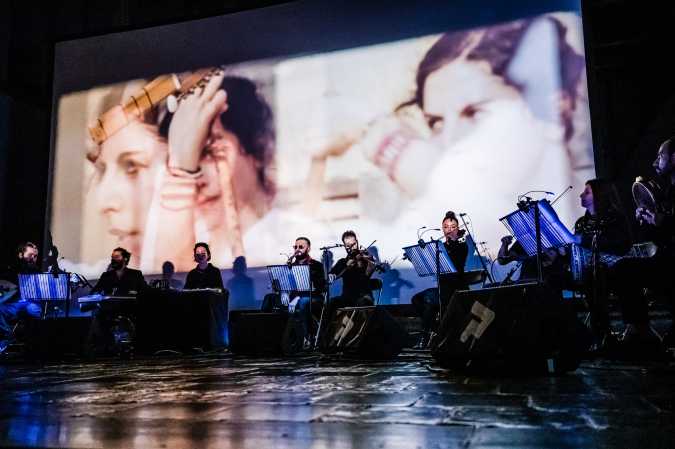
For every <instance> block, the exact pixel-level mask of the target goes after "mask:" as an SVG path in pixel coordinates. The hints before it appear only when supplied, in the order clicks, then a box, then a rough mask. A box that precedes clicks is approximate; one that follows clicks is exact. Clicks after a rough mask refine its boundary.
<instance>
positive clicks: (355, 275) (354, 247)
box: [329, 231, 377, 316]
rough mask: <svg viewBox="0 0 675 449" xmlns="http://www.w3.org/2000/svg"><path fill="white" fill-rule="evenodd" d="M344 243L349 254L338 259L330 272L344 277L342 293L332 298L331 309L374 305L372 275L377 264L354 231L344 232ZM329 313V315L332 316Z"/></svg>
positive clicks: (340, 277) (337, 276) (337, 277)
mask: <svg viewBox="0 0 675 449" xmlns="http://www.w3.org/2000/svg"><path fill="white" fill-rule="evenodd" d="M342 244H343V245H344V247H345V250H346V251H347V256H346V257H343V258H342V259H340V260H338V261H337V262H336V263H335V265H334V266H333V268H332V269H331V270H330V274H332V275H335V277H336V279H342V294H341V295H340V296H338V297H336V298H333V299H332V300H331V305H332V307H331V311H332V312H333V311H334V310H335V309H337V308H340V307H362V306H370V305H373V292H372V284H371V283H370V277H371V276H372V275H373V272H374V271H375V269H376V267H377V265H376V263H375V259H374V258H373V256H372V255H371V254H370V253H369V252H368V250H366V249H363V248H360V247H359V241H358V239H357V237H356V233H355V232H354V231H345V232H344V233H343V234H342ZM331 315H332V313H331V314H329V316H331Z"/></svg>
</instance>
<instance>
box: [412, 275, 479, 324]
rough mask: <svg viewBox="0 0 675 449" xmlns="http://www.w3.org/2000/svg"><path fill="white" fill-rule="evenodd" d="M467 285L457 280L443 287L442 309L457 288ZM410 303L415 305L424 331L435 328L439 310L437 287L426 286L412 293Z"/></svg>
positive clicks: (448, 302)
mask: <svg viewBox="0 0 675 449" xmlns="http://www.w3.org/2000/svg"><path fill="white" fill-rule="evenodd" d="M466 288H468V286H467V285H466V284H464V283H463V282H457V283H455V285H452V286H451V287H449V288H448V287H445V288H443V289H442V291H441V294H442V296H441V302H442V305H443V310H446V309H447V307H448V304H450V298H452V295H453V294H454V293H455V291H457V290H461V289H466ZM410 302H411V304H412V305H413V307H415V311H416V313H417V316H419V317H420V318H422V330H423V332H425V333H429V332H430V331H432V330H436V326H437V323H436V316H437V315H438V312H439V304H438V289H437V288H436V287H434V288H428V289H426V290H422V291H421V292H419V293H416V294H415V295H413V297H412V298H411V299H410Z"/></svg>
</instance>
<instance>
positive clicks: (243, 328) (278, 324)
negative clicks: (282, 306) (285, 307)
mask: <svg viewBox="0 0 675 449" xmlns="http://www.w3.org/2000/svg"><path fill="white" fill-rule="evenodd" d="M287 322H288V314H285V313H276V312H260V311H258V310H233V311H231V312H230V321H229V334H230V351H231V352H233V353H234V354H247V355H281V354H282V339H283V336H284V330H285V329H286V323H287Z"/></svg>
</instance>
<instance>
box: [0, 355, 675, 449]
mask: <svg viewBox="0 0 675 449" xmlns="http://www.w3.org/2000/svg"><path fill="white" fill-rule="evenodd" d="M429 365H432V366H433V359H431V358H430V357H429V355H428V353H421V352H404V353H403V354H401V355H400V356H399V357H398V358H397V359H396V360H394V361H390V362H362V361H347V360H339V359H336V358H325V357H320V356H314V355H311V356H305V357H298V358H294V359H291V360H284V359H264V358H246V357H239V356H233V355H231V354H227V353H221V354H210V355H206V354H202V355H194V356H176V355H173V356H167V357H155V358H152V359H138V360H131V361H124V360H111V361H102V362H87V363H77V362H71V363H63V364H45V365H25V364H6V365H0V446H2V447H5V446H8V447H50V448H54V447H68V448H92V447H123V448H132V447H138V448H210V447H219V448H255V449H262V448H268V447H269V448H296V449H299V448H406V449H410V448H465V449H467V448H470V449H473V448H511V447H513V448H589V447H600V448H640V449H648V448H657V447H658V448H672V447H674V445H675V443H674V442H675V439H674V438H675V437H673V435H675V420H674V416H675V415H674V413H673V397H674V396H675V388H674V387H675V365H674V364H673V363H660V364H650V365H642V366H637V365H633V366H631V365H626V364H618V363H609V362H593V363H584V364H583V365H582V367H581V368H580V369H578V370H577V371H576V372H574V373H572V374H568V375H564V376H560V377H532V378H499V377H493V378H484V377H483V378H479V377H466V376H462V375H449V374H447V373H444V372H438V371H437V370H434V369H429V368H430V367H429Z"/></svg>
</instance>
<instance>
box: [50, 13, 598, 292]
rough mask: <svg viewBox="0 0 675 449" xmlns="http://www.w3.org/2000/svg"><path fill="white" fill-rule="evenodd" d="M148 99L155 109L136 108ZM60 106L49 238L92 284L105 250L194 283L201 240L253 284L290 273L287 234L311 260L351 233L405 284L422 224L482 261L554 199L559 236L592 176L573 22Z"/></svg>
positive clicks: (476, 32)
mask: <svg viewBox="0 0 675 449" xmlns="http://www.w3.org/2000/svg"><path fill="white" fill-rule="evenodd" d="M179 86H183V87H182V88H179ZM189 86H191V87H189ZM145 93H148V94H149V97H150V98H152V102H153V104H152V105H151V106H150V105H144V104H140V103H142V101H140V100H139V98H141V97H143V98H145V97H144V94H145ZM57 105H58V116H57V119H56V126H55V165H54V176H53V192H52V220H51V228H52V233H53V235H54V240H55V241H56V242H57V243H58V244H59V246H60V248H61V254H62V255H63V256H64V257H65V259H66V260H65V261H64V263H63V266H64V267H65V268H66V269H69V270H73V271H77V272H80V273H83V274H85V275H87V276H90V277H96V276H98V275H99V274H100V273H101V272H102V271H104V270H105V269H106V267H107V265H108V262H109V256H110V252H111V250H112V249H113V248H114V247H116V246H123V247H125V248H127V249H128V250H129V251H130V252H131V253H132V254H133V256H132V259H131V264H130V265H131V266H133V267H139V268H141V269H142V270H143V271H144V273H146V274H150V273H159V272H161V269H162V265H163V263H164V262H165V261H171V262H173V264H174V265H175V267H176V270H177V271H179V272H181V271H187V270H190V269H192V268H193V267H194V261H193V255H192V247H193V245H194V243H195V242H197V241H205V242H208V243H209V244H210V245H211V250H212V263H213V264H214V265H216V266H218V267H220V268H230V267H232V265H233V262H234V260H235V258H237V257H238V256H244V257H245V260H246V263H247V264H248V266H249V267H261V266H265V265H267V264H273V263H283V262H284V261H285V260H286V255H284V253H288V252H289V251H291V249H290V246H291V245H292V244H293V241H294V240H295V238H296V237H298V236H306V237H308V238H309V239H311V241H312V248H313V250H312V255H313V257H314V258H317V259H318V258H320V256H321V254H320V252H319V251H318V248H319V247H321V246H324V245H331V244H334V243H339V242H340V236H341V234H342V233H343V231H345V230H347V229H352V230H354V231H356V233H357V234H358V236H359V240H360V243H361V244H362V245H364V246H367V245H368V244H369V243H370V242H372V241H376V242H375V244H374V245H373V248H377V256H378V257H379V259H380V260H381V261H382V262H387V263H389V265H390V266H392V267H393V268H398V269H399V270H400V275H401V276H402V279H403V280H405V279H406V278H407V279H408V280H409V281H414V280H415V279H414V278H415V277H416V276H415V274H414V271H412V270H411V268H412V267H411V266H410V263H409V262H408V261H405V260H402V259H401V257H400V256H401V254H402V251H401V247H403V246H407V245H410V244H414V243H415V242H416V241H417V239H418V237H419V232H418V230H419V229H420V228H421V227H423V226H426V227H427V228H440V227H441V226H440V225H441V220H442V218H443V216H444V215H445V213H446V211H448V210H453V211H455V212H456V213H458V214H459V213H464V214H466V215H465V216H463V217H464V218H465V220H466V221H467V224H468V227H469V230H470V231H472V233H473V235H474V237H475V240H476V241H479V242H485V244H484V245H483V246H484V248H485V250H486V252H485V253H484V255H485V256H488V254H490V255H492V256H495V255H496V251H497V249H498V248H499V245H500V239H501V237H502V236H504V235H505V234H506V233H507V230H506V229H505V228H504V226H503V225H502V224H501V223H500V222H499V219H500V218H501V217H503V216H504V215H506V214H508V213H509V212H511V211H513V210H514V209H515V208H516V202H517V199H518V195H519V194H522V193H525V192H528V191H541V192H540V193H532V194H530V196H532V197H536V198H543V197H547V198H548V199H550V200H552V199H553V198H555V195H557V194H559V193H561V192H563V190H565V189H566V188H567V187H568V186H573V187H574V190H572V193H568V194H566V195H564V196H563V197H562V198H561V199H560V200H559V201H557V202H556V203H555V210H556V212H557V213H558V215H559V216H560V218H561V219H562V221H563V222H564V223H566V224H567V225H568V226H569V225H571V224H572V223H574V220H575V219H576V218H578V217H579V216H580V215H582V212H583V209H581V207H580V206H579V198H578V192H579V191H580V190H581V189H582V188H583V184H584V182H585V181H586V180H587V179H591V178H593V177H594V174H595V172H594V166H593V153H592V146H591V135H590V119H589V113H588V97H587V88H586V77H585V62H584V54H583V42H582V33H581V21H580V18H579V16H578V15H576V14H573V13H555V14H546V15H540V16H536V17H530V18H526V19H521V20H515V21H509V22H504V23H497V24H494V25H492V26H488V27H482V28H472V29H466V30H460V31H452V32H447V33H442V34H434V35H425V36H419V37H416V38H411V39H405V40H397V41H393V42H388V43H382V44H378V45H370V46H365V47H358V48H352V49H348V50H340V51H333V52H327V53H312V54H306V55H302V56H292V57H277V58H274V59H264V60H254V61H249V62H243V63H237V64H229V65H228V64H225V63H224V61H218V60H214V61H213V62H212V64H211V67H194V70H193V71H192V72H185V71H181V72H180V73H166V74H165V75H163V76H161V77H159V78H156V77H153V78H148V79H133V80H128V81H126V82H121V83H116V84H113V85H100V86H96V87H94V88H91V89H88V90H84V91H77V92H71V93H68V94H66V95H63V96H61V97H60V98H58V99H57ZM120 105H122V106H120ZM124 105H126V106H127V111H126V112H127V113H125V111H124V108H123V106H124ZM145 106H148V107H145ZM132 109H133V110H135V111H141V112H142V114H140V115H139V116H138V117H134V115H133V114H131V113H129V111H130V110H132ZM545 192H552V193H553V195H550V194H547V193H545ZM574 192H576V193H574ZM460 224H461V223H460ZM441 235H442V233H441V232H438V231H430V232H428V233H427V234H425V235H424V237H425V238H427V237H429V236H435V237H439V236H441ZM479 247H480V245H479ZM334 251H335V252H336V253H335V256H337V257H342V254H343V250H342V249H336V250H334Z"/></svg>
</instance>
